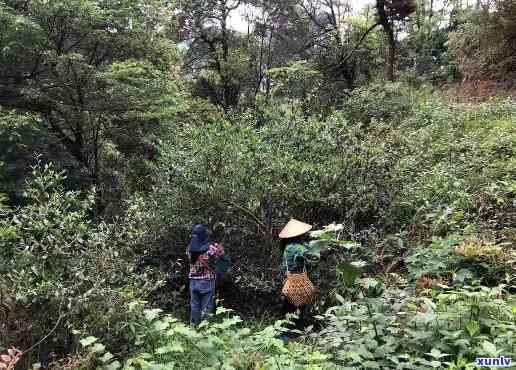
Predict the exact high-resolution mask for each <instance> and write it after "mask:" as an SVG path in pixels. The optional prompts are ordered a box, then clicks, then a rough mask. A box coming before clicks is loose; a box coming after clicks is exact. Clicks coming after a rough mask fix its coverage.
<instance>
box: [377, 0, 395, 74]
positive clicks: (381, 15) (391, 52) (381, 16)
mask: <svg viewBox="0 0 516 370" xmlns="http://www.w3.org/2000/svg"><path fill="white" fill-rule="evenodd" d="M376 10H377V12H378V22H379V23H380V24H381V25H382V27H383V30H384V31H385V34H386V35H387V41H388V43H389V48H388V52H387V61H386V64H385V76H386V78H387V80H389V81H394V65H395V61H396V39H395V38H394V31H393V29H392V25H391V23H390V22H389V18H388V17H387V12H386V11H385V0H376Z"/></svg>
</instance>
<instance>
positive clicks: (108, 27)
mask: <svg viewBox="0 0 516 370" xmlns="http://www.w3.org/2000/svg"><path fill="white" fill-rule="evenodd" d="M166 17H167V9H166V8H163V7H162V6H161V5H159V3H158V2H157V1H151V2H147V4H146V6H144V7H143V6H140V5H138V4H135V3H134V2H133V1H125V0H121V1H115V0H112V1H111V0H109V1H92V0H70V1H67V2H52V1H51V2H49V1H45V0H31V1H24V2H20V1H15V0H9V1H6V2H5V5H4V6H2V7H0V28H1V29H0V34H1V36H0V50H2V53H0V105H1V106H3V107H6V108H11V109H16V110H18V111H28V112H31V113H33V114H36V115H37V116H39V117H41V120H40V121H39V122H40V124H41V125H42V126H43V127H44V128H45V130H46V131H47V132H48V133H49V134H51V135H52V136H54V137H55V138H57V139H58V141H59V142H60V143H61V145H62V146H63V148H64V149H65V150H67V151H68V152H69V153H70V154H71V155H72V156H73V157H74V158H75V160H76V161H77V162H78V163H79V164H80V165H81V166H82V167H83V169H84V173H85V174H86V175H87V176H88V177H89V178H90V180H91V181H92V182H93V183H95V184H96V185H98V186H99V187H100V188H102V187H101V186H100V185H101V178H100V177H101V174H102V153H103V151H106V150H107V149H108V147H109V146H107V145H105V144H107V141H108V138H109V137H110V136H111V137H113V136H117V135H114V134H113V132H114V130H118V131H119V132H120V131H130V130H135V131H134V132H133V133H132V137H133V138H134V139H137V138H138V137H141V136H140V134H138V133H137V132H138V131H140V129H139V128H138V127H139V125H140V124H141V123H142V117H143V116H144V115H143V114H141V113H142V112H145V111H147V110H148V109H149V107H150V106H149V104H151V103H152V99H153V97H154V98H156V99H157V98H158V96H159V95H160V94H161V93H163V92H164V91H165V90H166V89H167V87H166V86H165V84H164V83H161V82H159V81H167V80H168V78H163V76H164V75H167V74H168V73H169V70H170V67H171V65H172V63H173V60H174V45H172V44H171V43H170V42H168V41H167V40H166V39H165V38H164V37H163V35H162V34H163V32H165V29H164V28H163V27H160V26H161V22H162V20H163V18H166ZM136 76H139V77H140V78H138V77H136ZM142 78H143V81H142ZM135 94H136V95H139V96H140V97H141V99H135ZM131 112H132V113H131ZM137 112H139V113H137ZM119 136H120V135H118V137H119ZM115 147H116V146H115Z"/></svg>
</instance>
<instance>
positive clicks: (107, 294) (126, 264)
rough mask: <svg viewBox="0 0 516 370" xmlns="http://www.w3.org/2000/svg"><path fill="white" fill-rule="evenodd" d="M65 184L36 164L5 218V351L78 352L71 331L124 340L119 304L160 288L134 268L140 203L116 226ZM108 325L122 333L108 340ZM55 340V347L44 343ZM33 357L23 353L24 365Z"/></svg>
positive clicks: (1, 288) (0, 299)
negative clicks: (22, 198)
mask: <svg viewBox="0 0 516 370" xmlns="http://www.w3.org/2000/svg"><path fill="white" fill-rule="evenodd" d="M64 179H65V176H64V174H63V173H62V172H60V171H58V170H57V169H56V168H55V167H54V166H52V165H43V164H42V163H38V164H37V165H36V166H35V167H34V168H33V177H32V179H31V180H30V181H28V183H27V187H26V190H25V195H26V198H27V205H26V206H24V207H21V208H18V209H15V210H12V211H10V212H8V213H7V215H6V217H4V218H2V219H0V236H1V238H0V260H1V263H0V275H1V280H0V307H2V310H1V314H2V324H1V325H0V330H1V334H2V335H1V336H0V350H2V349H4V348H6V347H7V346H8V345H11V344H14V345H16V346H17V347H19V348H23V349H24V350H28V349H29V348H32V349H34V348H36V349H38V350H39V351H40V354H39V356H40V359H41V360H43V361H47V360H48V356H49V352H50V351H55V352H57V353H59V352H60V351H65V352H69V351H70V350H71V349H73V348H74V346H75V340H74V339H73V336H71V331H72V330H78V331H81V330H86V331H88V332H93V333H98V334H100V333H106V338H107V339H108V340H116V341H119V340H120V339H121V336H120V335H119V333H118V331H117V330H118V329H120V331H122V329H121V328H120V325H119V324H120V322H121V320H123V317H124V314H125V313H124V311H121V310H119V307H120V305H122V304H124V302H127V301H128V300H130V299H134V297H135V296H136V297H139V296H145V295H146V294H147V293H148V292H150V291H152V290H154V289H156V287H157V286H159V279H158V276H157V275H155V274H153V272H152V271H151V270H148V271H146V272H142V273H141V274H138V273H137V272H136V271H135V270H134V267H135V261H136V260H137V258H138V257H137V256H138V255H139V254H141V253H143V251H142V245H141V244H140V240H141V235H142V234H141V233H142V230H141V229H140V227H139V225H140V223H141V222H140V221H141V211H140V209H139V207H138V204H134V205H133V206H132V207H130V208H129V211H128V213H127V215H126V216H125V217H124V218H123V219H120V220H119V221H118V222H117V223H115V224H107V223H104V222H102V221H100V222H99V221H94V220H93V219H92V218H91V214H92V209H93V206H94V198H95V194H94V193H88V194H81V193H79V192H75V191H66V190H65V189H64V187H63V181H64ZM43 308H44V309H43ZM106 328H110V329H113V328H118V329H115V330H114V331H111V334H112V335H113V336H110V334H109V333H107V332H105V330H106ZM49 336H50V337H51V338H54V339H53V342H52V344H51V345H49V344H48V342H44V343H40V340H43V339H45V338H47V339H48V337H49ZM41 344H43V345H42V346H41ZM31 356H32V352H31V351H29V352H28V354H26V355H25V356H24V361H25V363H26V364H27V363H30V361H31Z"/></svg>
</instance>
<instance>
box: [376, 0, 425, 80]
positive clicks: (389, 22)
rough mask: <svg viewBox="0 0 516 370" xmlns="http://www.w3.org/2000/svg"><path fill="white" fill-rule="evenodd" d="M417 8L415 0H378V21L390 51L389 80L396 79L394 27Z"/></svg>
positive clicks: (386, 69) (387, 64)
mask: <svg viewBox="0 0 516 370" xmlns="http://www.w3.org/2000/svg"><path fill="white" fill-rule="evenodd" d="M415 10H416V4H415V1H414V0H376V11H377V13H378V22H379V23H380V24H381V25H382V27H383V30H384V31H385V35H386V37H387V43H388V45H389V47H388V53H387V63H386V65H385V75H386V78H387V79H388V80H389V81H394V68H395V63H396V38H395V34H394V29H395V25H396V22H397V21H403V20H405V19H406V18H407V17H408V16H409V15H410V14H411V13H413V12H414V11H415Z"/></svg>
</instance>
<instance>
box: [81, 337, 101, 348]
mask: <svg viewBox="0 0 516 370" xmlns="http://www.w3.org/2000/svg"><path fill="white" fill-rule="evenodd" d="M98 340H99V339H98V338H95V337H92V336H89V337H86V338H83V339H81V340H79V342H80V343H81V344H82V346H83V347H88V346H90V345H92V344H93V343H95V342H96V341H98Z"/></svg>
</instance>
